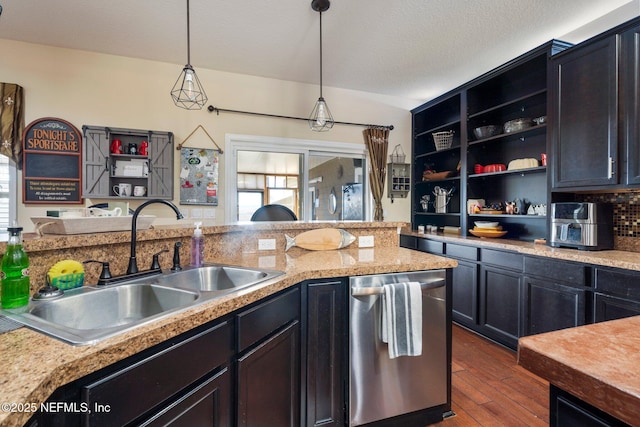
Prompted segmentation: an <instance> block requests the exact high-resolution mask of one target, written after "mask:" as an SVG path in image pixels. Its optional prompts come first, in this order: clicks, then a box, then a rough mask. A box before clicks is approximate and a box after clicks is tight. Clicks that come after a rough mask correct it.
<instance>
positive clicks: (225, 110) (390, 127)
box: [207, 105, 393, 130]
mask: <svg viewBox="0 0 640 427" xmlns="http://www.w3.org/2000/svg"><path fill="white" fill-rule="evenodd" d="M207 110H209V112H210V113H213V112H215V113H216V114H218V115H220V112H223V113H237V114H248V115H251V116H263V117H276V118H279V119H292V120H304V121H309V119H308V118H304V117H291V116H279V115H277V114H266V113H252V112H251V111H240V110H227V109H224V108H218V107H214V106H213V105H209V106H208V107H207ZM334 123H335V124H337V125H350V126H363V127H374V128H381V129H389V130H393V125H389V126H382V125H369V124H364V123H349V122H334Z"/></svg>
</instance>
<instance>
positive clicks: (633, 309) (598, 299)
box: [593, 293, 640, 322]
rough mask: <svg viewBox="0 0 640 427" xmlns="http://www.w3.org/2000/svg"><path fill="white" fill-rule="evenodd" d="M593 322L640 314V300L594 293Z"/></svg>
mask: <svg viewBox="0 0 640 427" xmlns="http://www.w3.org/2000/svg"><path fill="white" fill-rule="evenodd" d="M593 298H594V299H593V305H594V310H593V311H594V315H593V321H594V322H606V321H607V320H615V319H622V318H624V317H631V316H637V315H640V301H632V300H628V299H623V298H616V297H612V296H609V295H603V294H599V293H596V294H594V296H593Z"/></svg>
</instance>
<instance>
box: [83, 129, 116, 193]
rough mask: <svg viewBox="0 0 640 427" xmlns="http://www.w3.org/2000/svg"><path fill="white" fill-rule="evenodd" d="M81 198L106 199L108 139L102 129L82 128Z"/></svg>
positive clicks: (108, 184) (107, 189) (108, 186)
mask: <svg viewBox="0 0 640 427" xmlns="http://www.w3.org/2000/svg"><path fill="white" fill-rule="evenodd" d="M82 131H83V134H84V135H83V136H84V137H83V146H82V164H83V168H84V169H83V175H84V176H83V177H82V197H108V196H109V191H110V189H111V184H110V181H109V167H110V165H109V139H108V136H107V129H106V128H104V127H94V126H83V127H82Z"/></svg>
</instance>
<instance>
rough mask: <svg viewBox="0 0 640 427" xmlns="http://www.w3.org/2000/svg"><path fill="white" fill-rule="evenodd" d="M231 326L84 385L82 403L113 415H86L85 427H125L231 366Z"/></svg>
mask: <svg viewBox="0 0 640 427" xmlns="http://www.w3.org/2000/svg"><path fill="white" fill-rule="evenodd" d="M231 339H232V335H231V326H230V325H229V324H228V323H227V322H224V323H221V324H219V325H217V326H215V327H213V328H211V329H208V330H206V331H204V332H201V333H199V334H198V335H195V336H193V337H191V338H188V339H187V340H185V341H183V342H180V343H178V344H176V345H174V346H172V347H169V348H167V349H165V350H163V351H160V352H158V353H156V354H154V355H152V356H150V357H148V358H145V359H143V360H141V361H139V362H137V363H133V364H132V365H130V366H128V367H126V368H125V369H122V370H120V371H118V372H115V373H114V374H112V375H109V376H107V377H105V378H102V379H100V380H98V381H95V382H93V383H91V384H88V385H86V386H84V387H83V388H82V390H81V395H82V401H83V402H86V403H87V404H88V405H89V408H91V409H94V408H95V407H96V406H97V405H105V406H106V405H108V407H109V409H110V410H109V411H94V410H92V411H91V413H88V414H87V415H86V423H87V424H86V425H112V426H115V425H125V424H128V423H130V422H132V421H133V420H135V419H136V418H137V417H139V416H140V415H142V414H144V413H146V412H148V411H149V410H151V409H152V408H153V407H155V406H156V405H158V404H159V403H161V402H162V401H164V400H165V399H167V398H169V397H171V396H172V395H174V394H175V393H177V392H179V391H181V390H182V389H184V388H185V387H187V386H188V385H190V384H191V383H193V382H194V381H197V380H198V379H199V378H202V377H203V376H204V375H206V374H207V373H209V372H211V371H213V370H214V369H215V368H217V367H218V366H221V365H223V364H225V363H227V360H228V359H229V358H230V356H231V349H232V342H231Z"/></svg>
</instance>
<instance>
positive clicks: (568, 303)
mask: <svg viewBox="0 0 640 427" xmlns="http://www.w3.org/2000/svg"><path fill="white" fill-rule="evenodd" d="M524 286H525V300H524V321H523V325H524V335H533V334H540V333H542V332H549V331H555V330H558V329H564V328H571V327H574V326H580V325H584V324H585V321H586V291H585V290H584V289H579V288H574V287H571V286H564V285H561V284H558V283H555V282H552V281H546V280H539V279H533V278H531V277H526V276H525V278H524Z"/></svg>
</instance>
